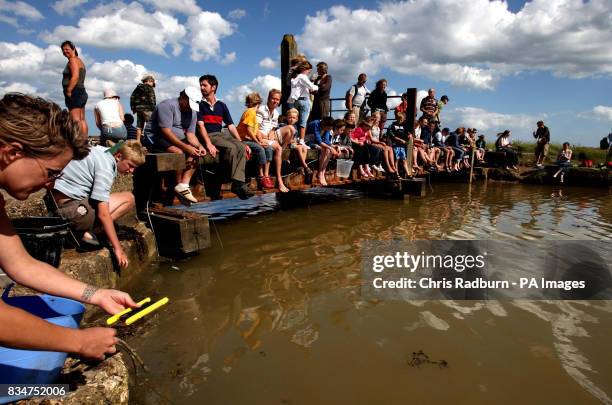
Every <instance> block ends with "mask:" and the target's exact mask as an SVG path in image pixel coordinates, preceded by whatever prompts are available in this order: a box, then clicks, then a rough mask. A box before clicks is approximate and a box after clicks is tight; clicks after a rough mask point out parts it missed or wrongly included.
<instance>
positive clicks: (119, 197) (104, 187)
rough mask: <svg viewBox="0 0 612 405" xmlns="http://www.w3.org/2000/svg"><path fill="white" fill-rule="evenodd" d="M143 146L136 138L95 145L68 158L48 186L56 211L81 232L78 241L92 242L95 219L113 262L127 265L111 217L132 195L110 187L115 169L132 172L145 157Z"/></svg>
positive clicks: (117, 215) (130, 203) (128, 203)
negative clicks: (80, 155) (82, 154)
mask: <svg viewBox="0 0 612 405" xmlns="http://www.w3.org/2000/svg"><path fill="white" fill-rule="evenodd" d="M145 153H146V152H145V149H144V147H143V146H142V145H141V144H140V142H138V141H136V140H130V141H126V142H120V143H118V144H116V145H115V146H112V147H110V148H106V147H104V146H95V147H93V148H91V151H90V152H89V155H87V157H86V158H85V159H83V160H72V161H71V162H70V163H68V165H67V166H66V168H65V169H64V171H63V172H62V176H61V177H60V178H58V179H57V180H56V181H55V185H54V187H53V190H52V194H53V198H54V199H55V203H56V205H57V214H59V215H60V216H61V217H63V218H65V219H67V220H69V221H70V222H71V224H72V228H73V229H74V230H75V231H76V232H77V233H78V234H79V236H81V240H80V242H82V243H83V244H89V245H90V246H92V245H95V244H96V239H95V236H94V234H93V228H94V224H95V223H96V222H98V224H99V225H101V226H102V228H103V229H104V233H105V234H106V237H107V238H108V240H109V242H110V243H111V245H112V247H113V251H114V254H115V257H116V258H117V262H118V263H119V265H120V266H122V267H127V265H128V258H127V256H126V254H125V252H124V251H123V249H122V248H121V244H120V243H119V239H118V238H117V232H116V231H115V225H114V223H113V221H115V220H117V219H118V218H120V217H121V216H123V215H125V214H126V213H128V212H129V211H130V209H131V208H132V207H133V206H134V204H135V201H134V195H133V194H132V193H131V192H129V191H124V192H121V193H112V194H111V188H112V186H113V183H114V182H115V178H116V177H117V172H119V173H132V172H133V171H134V169H135V168H136V167H138V166H140V165H141V164H143V163H144V161H145Z"/></svg>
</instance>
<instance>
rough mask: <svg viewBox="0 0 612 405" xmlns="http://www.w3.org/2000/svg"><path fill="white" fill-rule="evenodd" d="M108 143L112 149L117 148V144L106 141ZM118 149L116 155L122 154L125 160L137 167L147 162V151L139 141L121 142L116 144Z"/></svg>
mask: <svg viewBox="0 0 612 405" xmlns="http://www.w3.org/2000/svg"><path fill="white" fill-rule="evenodd" d="M106 143H107V144H108V146H110V147H111V148H112V147H113V146H115V143H114V142H112V141H106ZM116 147H117V150H116V152H115V153H121V156H122V157H123V159H127V160H129V161H130V162H132V163H134V164H135V165H136V166H140V165H141V164H143V163H144V162H145V159H146V155H147V149H146V148H145V147H144V146H142V144H141V143H140V142H138V141H137V140H135V139H130V140H129V141H121V142H119V143H117V144H116Z"/></svg>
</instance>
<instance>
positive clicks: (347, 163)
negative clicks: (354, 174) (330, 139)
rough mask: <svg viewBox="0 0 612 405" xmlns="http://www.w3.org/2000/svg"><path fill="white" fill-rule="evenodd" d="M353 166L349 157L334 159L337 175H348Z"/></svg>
mask: <svg viewBox="0 0 612 405" xmlns="http://www.w3.org/2000/svg"><path fill="white" fill-rule="evenodd" d="M352 168H353V161H352V160H349V159H338V160H336V174H337V175H338V177H349V176H350V175H351V169H352Z"/></svg>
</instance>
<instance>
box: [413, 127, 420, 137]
mask: <svg viewBox="0 0 612 405" xmlns="http://www.w3.org/2000/svg"><path fill="white" fill-rule="evenodd" d="M414 137H415V138H416V139H421V127H420V126H418V127H416V128H415V129H414Z"/></svg>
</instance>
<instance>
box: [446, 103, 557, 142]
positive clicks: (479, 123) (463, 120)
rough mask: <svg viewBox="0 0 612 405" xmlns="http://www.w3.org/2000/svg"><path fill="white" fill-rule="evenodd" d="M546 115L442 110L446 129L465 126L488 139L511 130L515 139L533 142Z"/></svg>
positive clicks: (474, 108) (474, 110)
mask: <svg viewBox="0 0 612 405" xmlns="http://www.w3.org/2000/svg"><path fill="white" fill-rule="evenodd" d="M546 118H547V115H546V114H539V115H532V114H523V113H520V114H503V113H498V112H492V111H487V110H485V109H483V108H478V107H457V108H454V109H450V110H448V111H447V110H446V109H444V110H442V114H441V121H442V124H443V125H444V126H445V127H449V128H451V130H452V129H454V128H457V127H460V126H463V127H471V128H476V129H478V132H479V133H484V134H486V135H487V139H488V140H491V139H495V138H494V135H495V134H497V133H498V132H502V131H504V130H505V129H509V130H510V131H511V132H512V136H513V137H514V138H515V139H523V140H532V139H533V137H532V136H531V133H532V132H533V130H534V129H535V127H536V122H538V121H539V120H540V119H546Z"/></svg>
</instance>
